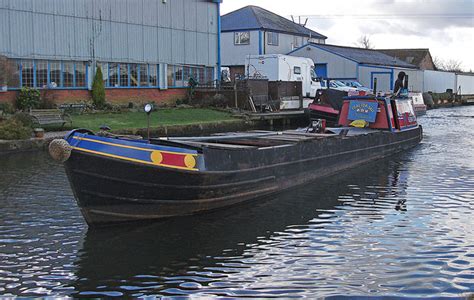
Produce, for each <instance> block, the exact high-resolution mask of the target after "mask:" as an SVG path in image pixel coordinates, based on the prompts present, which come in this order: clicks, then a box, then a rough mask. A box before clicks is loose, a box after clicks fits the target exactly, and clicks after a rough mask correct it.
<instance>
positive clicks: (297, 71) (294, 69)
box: [293, 67, 301, 75]
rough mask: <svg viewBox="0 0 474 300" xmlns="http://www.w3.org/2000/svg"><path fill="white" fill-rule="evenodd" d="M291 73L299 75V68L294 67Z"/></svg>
mask: <svg viewBox="0 0 474 300" xmlns="http://www.w3.org/2000/svg"><path fill="white" fill-rule="evenodd" d="M293 73H295V74H296V75H300V74H301V67H294V68H293Z"/></svg>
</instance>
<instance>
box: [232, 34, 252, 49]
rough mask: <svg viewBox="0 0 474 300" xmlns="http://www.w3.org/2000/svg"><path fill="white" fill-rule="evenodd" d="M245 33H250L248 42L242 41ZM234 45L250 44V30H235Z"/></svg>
mask: <svg viewBox="0 0 474 300" xmlns="http://www.w3.org/2000/svg"><path fill="white" fill-rule="evenodd" d="M244 34H247V35H248V38H247V41H246V42H243V41H242V36H243V35H244ZM234 45H236V46H245V45H250V31H235V32H234Z"/></svg>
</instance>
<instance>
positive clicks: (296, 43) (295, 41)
mask: <svg viewBox="0 0 474 300" xmlns="http://www.w3.org/2000/svg"><path fill="white" fill-rule="evenodd" d="M300 41H301V37H299V36H294V37H293V48H299V47H301V43H300Z"/></svg>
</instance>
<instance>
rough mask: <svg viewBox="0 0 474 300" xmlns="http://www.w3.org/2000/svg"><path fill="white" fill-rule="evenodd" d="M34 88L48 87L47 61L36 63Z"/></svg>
mask: <svg viewBox="0 0 474 300" xmlns="http://www.w3.org/2000/svg"><path fill="white" fill-rule="evenodd" d="M36 86H37V87H39V88H45V87H47V86H48V62H47V61H37V62H36Z"/></svg>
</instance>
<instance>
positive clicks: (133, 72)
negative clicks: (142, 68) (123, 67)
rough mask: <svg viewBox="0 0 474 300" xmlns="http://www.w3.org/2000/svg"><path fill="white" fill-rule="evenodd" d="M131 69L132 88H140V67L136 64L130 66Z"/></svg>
mask: <svg viewBox="0 0 474 300" xmlns="http://www.w3.org/2000/svg"><path fill="white" fill-rule="evenodd" d="M129 68H130V86H131V87H134V86H138V81H139V80H140V79H139V78H138V66H137V65H136V64H129Z"/></svg>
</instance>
